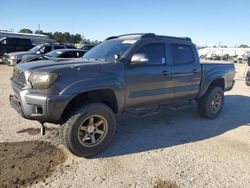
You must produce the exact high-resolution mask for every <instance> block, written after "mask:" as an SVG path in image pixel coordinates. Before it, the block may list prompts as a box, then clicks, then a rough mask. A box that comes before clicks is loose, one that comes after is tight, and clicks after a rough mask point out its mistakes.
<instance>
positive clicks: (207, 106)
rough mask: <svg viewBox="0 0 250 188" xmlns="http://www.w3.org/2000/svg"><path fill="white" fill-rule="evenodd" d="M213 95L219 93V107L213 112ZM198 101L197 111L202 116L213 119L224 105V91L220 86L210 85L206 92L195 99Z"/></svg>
mask: <svg viewBox="0 0 250 188" xmlns="http://www.w3.org/2000/svg"><path fill="white" fill-rule="evenodd" d="M215 95H219V96H220V97H221V104H220V107H219V108H218V110H217V111H216V112H213V109H212V108H213V107H212V101H213V98H214V97H215ZM197 103H198V112H199V114H200V115H201V116H202V117H205V118H208V119H215V118H216V117H217V116H218V115H219V114H220V112H221V110H222V109H223V105H224V91H223V89H222V88H221V87H217V86H212V87H210V88H209V89H208V90H207V92H206V94H205V95H204V96H203V97H202V98H200V99H198V100H197Z"/></svg>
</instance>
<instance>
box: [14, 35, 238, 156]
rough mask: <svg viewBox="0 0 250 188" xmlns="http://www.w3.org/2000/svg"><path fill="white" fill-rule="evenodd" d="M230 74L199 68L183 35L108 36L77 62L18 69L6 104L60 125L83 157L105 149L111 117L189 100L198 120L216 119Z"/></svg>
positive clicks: (227, 67)
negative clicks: (181, 36) (197, 115)
mask: <svg viewBox="0 0 250 188" xmlns="http://www.w3.org/2000/svg"><path fill="white" fill-rule="evenodd" d="M166 52H167V54H166ZM52 64H53V65H52ZM234 76H235V67H234V64H230V63H221V64H219V63H216V64H215V63H204V64H202V63H200V60H199V56H198V53H197V49H196V46H195V45H194V44H193V43H192V41H191V39H189V38H186V37H185V38H178V37H169V36H160V35H155V34H153V33H146V34H130V35H121V36H112V37H109V38H107V39H106V40H105V41H104V42H102V43H101V44H99V45H97V46H96V47H94V48H93V49H91V50H90V51H88V52H87V53H86V54H85V55H84V56H83V58H79V59H74V60H70V61H64V62H63V63H62V62H60V61H59V62H57V61H55V60H48V61H38V62H36V63H27V64H19V65H17V66H16V67H15V68H14V71H13V76H12V78H11V83H12V87H13V90H14V95H10V97H9V102H10V104H11V105H12V107H13V108H14V109H15V110H16V111H17V112H18V113H19V114H20V115H22V116H23V117H25V118H27V119H31V120H37V121H39V122H40V123H44V122H50V123H56V124H61V128H60V132H61V133H60V136H61V137H62V140H63V141H64V144H65V146H66V147H67V148H68V149H69V151H70V152H72V153H73V154H74V155H77V156H83V157H88V156H91V155H95V154H97V153H99V152H101V151H102V150H104V149H105V148H106V147H107V146H108V145H109V144H110V142H111V140H112V138H113V136H114V134H115V130H116V119H115V114H121V113H123V112H127V113H130V114H133V115H137V116H143V115H148V114H152V113H157V112H158V111H159V108H160V107H161V106H165V105H169V106H171V107H176V109H178V108H181V107H183V106H186V105H187V103H188V104H189V103H190V102H191V101H196V102H197V107H198V112H199V113H200V115H201V116H203V117H205V118H208V119H214V118H216V117H217V116H218V115H219V114H220V112H221V111H222V109H223V104H224V92H226V91H229V90H231V89H232V87H233V84H234ZM225 113H226V112H225ZM42 125H43V124H42ZM187 129H188V127H187ZM42 132H44V127H43V126H42ZM138 134H140V133H138Z"/></svg>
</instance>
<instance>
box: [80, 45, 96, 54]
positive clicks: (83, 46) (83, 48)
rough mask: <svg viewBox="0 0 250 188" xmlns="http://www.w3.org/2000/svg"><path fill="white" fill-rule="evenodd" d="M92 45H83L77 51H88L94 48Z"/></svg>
mask: <svg viewBox="0 0 250 188" xmlns="http://www.w3.org/2000/svg"><path fill="white" fill-rule="evenodd" d="M95 46H96V45H94V44H83V45H82V46H81V47H80V48H79V49H82V50H85V51H86V52H87V51H89V50H90V49H91V48H93V47H95Z"/></svg>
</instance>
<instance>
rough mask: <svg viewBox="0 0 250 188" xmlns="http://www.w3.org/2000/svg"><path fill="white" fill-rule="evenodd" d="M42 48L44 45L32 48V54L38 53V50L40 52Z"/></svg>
mask: <svg viewBox="0 0 250 188" xmlns="http://www.w3.org/2000/svg"><path fill="white" fill-rule="evenodd" d="M41 47H42V45H36V46H35V47H33V48H31V49H30V50H29V51H30V52H32V53H36V52H37V51H38V50H40V48H41Z"/></svg>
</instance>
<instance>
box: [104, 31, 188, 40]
mask: <svg viewBox="0 0 250 188" xmlns="http://www.w3.org/2000/svg"><path fill="white" fill-rule="evenodd" d="M159 37H160V38H166V39H176V40H185V41H190V42H191V41H192V40H191V39H190V38H189V37H173V36H163V35H156V34H154V33H131V34H124V35H117V36H111V37H108V38H107V39H106V40H110V39H115V38H125V39H143V38H159Z"/></svg>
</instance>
